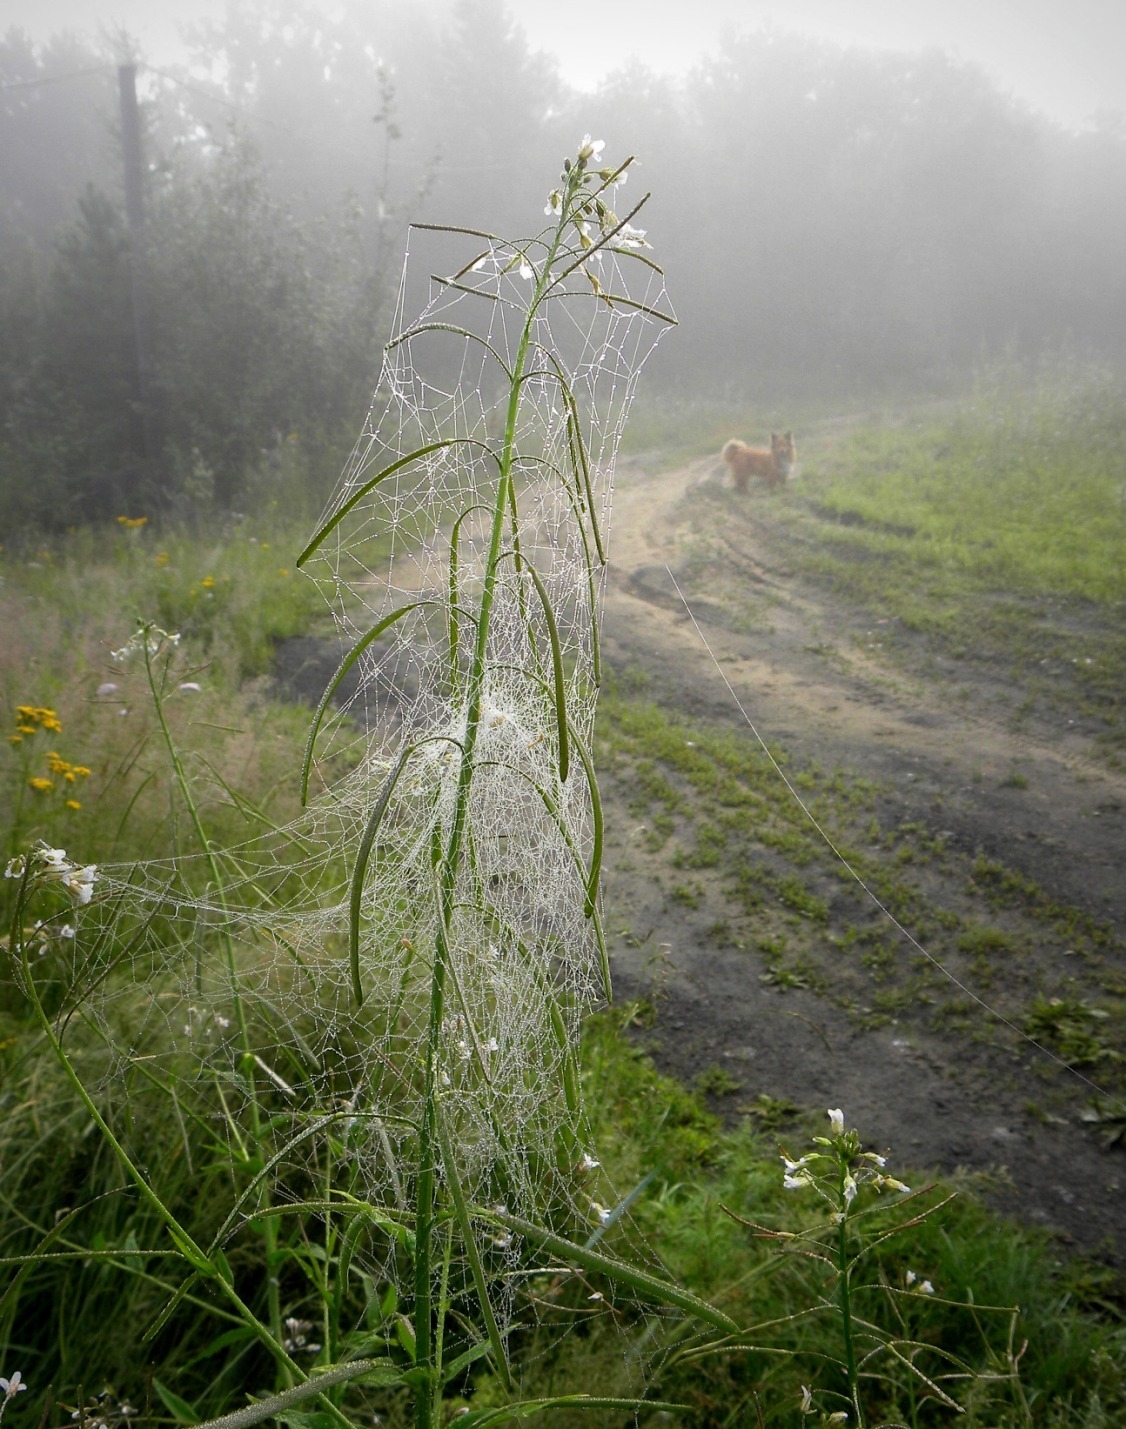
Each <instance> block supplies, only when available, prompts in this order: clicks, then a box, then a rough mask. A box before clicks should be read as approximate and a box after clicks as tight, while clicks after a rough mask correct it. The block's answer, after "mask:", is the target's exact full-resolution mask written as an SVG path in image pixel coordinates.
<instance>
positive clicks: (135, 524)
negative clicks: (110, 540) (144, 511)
mask: <svg viewBox="0 0 1126 1429" xmlns="http://www.w3.org/2000/svg"><path fill="white" fill-rule="evenodd" d="M148 519H149V518H148V517H147V516H119V517H118V518H117V524H118V525H119V526H122V527H124V529H125V530H126V531H138V530H140V528H141V527H142V526H145V525H147V524H148Z"/></svg>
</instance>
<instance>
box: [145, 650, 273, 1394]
mask: <svg viewBox="0 0 1126 1429" xmlns="http://www.w3.org/2000/svg"><path fill="white" fill-rule="evenodd" d="M150 629H151V627H148V626H146V627H145V628H144V629H143V630H142V632H141V640H142V646H141V648H142V649H143V651H144V656H145V674H146V676H147V678H148V682H149V690H150V692H151V694H152V701H153V708H154V709H155V710H156V718H157V722H158V724H159V725H160V733H161V738H162V739H163V740H164V746H165V748H166V750H167V751H168V761H169V763H170V764H171V766H172V773H173V775H174V776H175V779H176V784H177V786H178V788H179V790H180V797H181V798H182V799H183V801H184V807H185V808H186V809H187V811H188V817H189V818H190V819H191V822H192V827H193V828H194V830H195V834H196V838H197V839H198V841H199V845H200V848H201V849H202V850H203V856H204V858H205V859H206V860H207V869H208V873H209V874H210V876H211V883H212V886H213V887H214V889H215V893H216V896H217V898H218V900H219V907H220V909H221V910H222V914H223V926H222V929H221V933H220V936H221V938H222V940H223V951H224V954H225V958H226V964H227V977H228V980H229V982H230V988H231V999H232V1001H233V1003H234V1008H235V1019H236V1024H237V1026H238V1036H239V1046H240V1050H241V1057H240V1061H241V1063H242V1067H241V1070H242V1074H243V1076H244V1077H245V1079H246V1083H247V1086H248V1087H249V1089H250V1096H249V1107H250V1125H251V1131H252V1134H253V1137H254V1142H255V1146H256V1147H259V1148H260V1147H261V1132H262V1117H261V1109H260V1107H259V1105H258V1083H257V1077H256V1073H255V1062H254V1049H253V1048H252V1046H251V1044H250V1027H249V1024H248V1023H247V1019H246V1008H245V1007H244V1005H243V1000H242V994H241V992H240V990H239V982H238V969H237V967H236V965H235V948H234V943H233V942H232V940H231V932H230V917H229V915H228V911H227V896H226V885H225V882H224V878H223V870H222V868H221V866H220V864H219V860H218V858H216V856H215V845H214V844H213V843H212V841H211V839H210V838H209V837H208V835H207V831H206V829H205V828H204V827H203V820H202V819H201V818H200V814H199V807H198V805H197V804H196V801H195V796H194V795H193V794H192V787H191V784H190V782H189V780H188V777H187V773H186V771H185V769H184V764H183V761H182V760H181V758H180V751H179V750H178V749H177V748H176V741H175V740H174V739H173V738H172V731H171V730H170V729H169V727H168V721H167V719H166V718H165V715H164V700H163V697H162V695H161V691H160V689H159V688H158V686H157V681H156V675H155V672H154V670H153V665H152V651H151V650H150V648H149V630H150ZM268 1205H269V1187H268V1185H267V1184H266V1183H265V1182H263V1184H262V1190H261V1193H260V1195H259V1208H260V1209H265V1208H266V1207H267V1206H268ZM261 1226H262V1240H263V1244H264V1247H265V1251H266V1304H267V1314H268V1317H269V1323H270V1333H271V1334H272V1335H273V1336H274V1338H275V1340H277V1341H279V1342H280V1340H281V1331H282V1322H281V1289H280V1285H279V1281H278V1235H279V1233H280V1227H279V1226H278V1224H277V1222H276V1221H275V1220H274V1218H273V1217H272V1216H264V1217H263V1218H262V1221H261ZM283 1376H284V1378H285V1380H286V1383H287V1385H288V1384H292V1382H293V1381H292V1377H291V1376H290V1375H289V1373H288V1372H287V1371H283Z"/></svg>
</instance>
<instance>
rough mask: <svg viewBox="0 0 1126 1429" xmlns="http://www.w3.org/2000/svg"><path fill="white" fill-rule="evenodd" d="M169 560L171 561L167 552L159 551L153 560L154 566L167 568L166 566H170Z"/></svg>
mask: <svg viewBox="0 0 1126 1429" xmlns="http://www.w3.org/2000/svg"><path fill="white" fill-rule="evenodd" d="M169 559H170V557H169V555H168V552H167V551H157V553H156V555H155V556H154V557H153V558H152V560H153V565H154V566H166V565H167V564H168V562H169Z"/></svg>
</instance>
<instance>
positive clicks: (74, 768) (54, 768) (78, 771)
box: [47, 749, 90, 784]
mask: <svg viewBox="0 0 1126 1429" xmlns="http://www.w3.org/2000/svg"><path fill="white" fill-rule="evenodd" d="M47 767H48V769H50V771H51V773H52V774H61V775H62V776H63V778H64V779H65V780H66V782H67V783H68V784H73V783H74V782H75V780H77V779H88V778H89V777H90V771H89V769H87V768H86V766H85V764H68V763H67V762H66V760H65V759H61V758H60V757H59V755H57V754H56V753H55V751H54V750H53V749H51V750H48V752H47Z"/></svg>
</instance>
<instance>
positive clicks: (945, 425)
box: [769, 363, 1126, 787]
mask: <svg viewBox="0 0 1126 1429" xmlns="http://www.w3.org/2000/svg"><path fill="white" fill-rule="evenodd" d="M798 442H799V452H800V454H801V457H802V467H801V474H800V477H799V479H798V480H797V481H795V482H794V483H792V484H791V486H790V488H789V489H788V490H787V491H786V493H785V496H784V499H782V500H780V501H776V502H774V503H772V506H771V510H770V513H769V520H770V524H771V531H772V537H771V539H772V542H773V543H774V544H775V545H776V546H777V547H778V549H779V550H780V551H782V552H783V553H784V554H785V556H786V559H787V561H788V562H791V563H792V564H793V565H794V566H795V567H796V568H797V569H799V570H801V571H802V572H803V573H804V574H805V575H807V576H809V577H811V578H812V579H814V580H815V581H817V582H819V583H821V584H823V585H825V586H827V587H828V588H829V589H831V590H832V592H833V595H834V598H835V599H839V600H841V601H843V602H845V603H846V604H848V605H851V606H853V607H855V608H856V609H857V610H858V611H864V612H866V613H867V615H868V616H869V617H870V618H872V619H879V620H881V621H882V622H884V623H883V625H882V626H881V633H880V635H879V639H878V642H873V641H872V640H871V639H869V642H868V643H870V644H872V645H873V648H878V649H881V650H882V651H883V652H884V653H885V656H887V657H890V658H896V657H901V658H904V659H907V660H908V661H909V662H910V661H914V662H916V663H919V664H920V668H922V669H923V670H924V672H925V671H926V669H927V660H928V658H929V657H930V656H932V655H933V654H934V653H941V654H943V655H945V656H947V657H953V658H954V659H956V660H961V661H965V662H966V664H967V668H968V669H972V667H973V664H974V662H979V663H980V664H982V665H988V666H990V667H991V668H995V669H1002V670H1005V671H1007V672H1009V673H1010V675H1011V677H1012V680H1013V683H1014V685H1019V686H1020V687H1021V691H1022V693H1023V695H1024V701H1023V703H1022V705H1021V707H1020V709H1019V710H1018V711H1016V717H1018V718H1019V717H1025V716H1027V715H1028V714H1029V713H1031V712H1033V711H1034V710H1035V709H1037V708H1047V709H1049V710H1051V711H1053V712H1054V714H1056V715H1058V714H1065V715H1066V716H1067V717H1070V718H1071V719H1073V720H1076V719H1081V720H1089V721H1092V722H1093V723H1094V725H1095V726H1096V728H1095V731H1094V732H1095V733H1096V735H1097V738H1098V740H1099V744H1100V747H1101V748H1102V750H1103V753H1104V754H1105V756H1106V757H1107V758H1108V759H1109V760H1111V762H1112V763H1113V762H1116V761H1118V760H1120V759H1121V757H1122V750H1123V748H1126V723H1124V714H1123V706H1124V702H1123V698H1122V690H1123V688H1126V622H1124V621H1123V610H1124V608H1126V562H1123V560H1122V551H1123V549H1126V385H1124V382H1123V379H1122V377H1121V376H1120V375H1118V374H1115V373H1108V372H1104V371H1102V370H1101V369H1090V368H1085V367H1083V366H1081V365H1079V364H1071V365H1068V364H1066V363H1065V364H1060V365H1058V366H1057V367H1056V368H1054V369H1052V370H1049V371H1046V372H1045V373H1044V374H1043V375H1041V376H1040V377H1039V379H1038V380H1035V381H1031V380H1029V379H1028V378H1027V377H1026V376H1023V375H1022V374H1019V373H1018V374H1014V373H1012V372H1010V371H1004V370H1002V371H995V372H992V373H987V374H985V375H984V376H983V377H982V378H981V379H980V380H979V382H978V384H977V387H976V389H975V390H974V392H973V394H972V396H971V397H970V398H968V399H966V400H964V401H962V402H959V403H950V404H945V405H944V406H943V407H941V408H940V409H937V410H931V411H928V410H926V409H920V410H919V411H918V412H916V413H908V414H907V415H906V416H904V415H900V416H899V417H898V418H896V419H895V420H892V421H888V422H861V423H854V424H852V425H850V426H848V427H842V426H840V425H838V426H836V427H833V426H832V425H827V426H822V427H814V428H813V429H811V430H810V432H809V435H808V438H803V433H802V432H801V431H800V430H799V433H798ZM920 638H921V639H922V642H923V645H922V648H921V649H920V647H919V641H920ZM946 677H947V678H950V676H949V672H947V674H946ZM955 678H956V677H955ZM1013 787H1018V786H1017V785H1016V784H1015V783H1014V785H1013Z"/></svg>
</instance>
